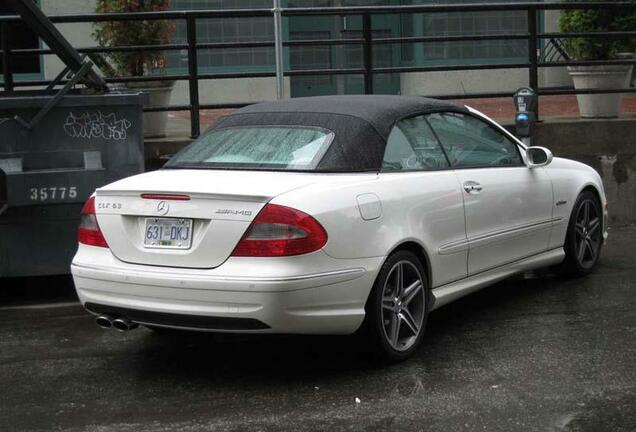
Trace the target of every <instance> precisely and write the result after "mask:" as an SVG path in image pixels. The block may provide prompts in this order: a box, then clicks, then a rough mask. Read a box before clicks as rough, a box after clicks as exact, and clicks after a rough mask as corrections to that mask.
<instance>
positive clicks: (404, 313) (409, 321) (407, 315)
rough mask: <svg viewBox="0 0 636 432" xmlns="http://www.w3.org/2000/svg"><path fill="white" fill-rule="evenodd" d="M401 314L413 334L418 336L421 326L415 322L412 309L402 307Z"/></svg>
mask: <svg viewBox="0 0 636 432" xmlns="http://www.w3.org/2000/svg"><path fill="white" fill-rule="evenodd" d="M401 315H402V320H403V321H404V324H406V325H407V327H408V328H409V329H410V330H411V332H412V333H413V335H415V336H417V334H418V332H419V326H418V325H417V323H416V322H415V319H414V318H413V315H411V311H409V310H408V309H402V314H401Z"/></svg>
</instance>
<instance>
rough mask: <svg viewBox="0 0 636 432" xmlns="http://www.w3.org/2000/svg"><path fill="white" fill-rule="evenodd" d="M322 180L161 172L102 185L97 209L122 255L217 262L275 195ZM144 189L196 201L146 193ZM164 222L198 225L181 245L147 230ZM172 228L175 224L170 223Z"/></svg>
mask: <svg viewBox="0 0 636 432" xmlns="http://www.w3.org/2000/svg"><path fill="white" fill-rule="evenodd" d="M315 178H316V177H315V175H314V174H309V173H284V172H258V171H221V170H181V169H178V170H160V171H155V172H150V173H145V174H141V175H137V176H134V177H129V178H126V179H123V180H120V181H118V182H115V183H112V184H110V185H108V186H105V187H103V188H100V189H98V190H97V191H96V193H95V211H96V214H97V221H98V223H99V226H100V228H101V230H102V232H103V234H104V237H105V238H106V241H107V243H108V246H109V247H110V249H111V251H112V253H113V254H114V255H115V256H116V257H117V258H118V259H120V260H122V261H125V262H130V263H136V264H148V265H157V266H170V267H189V268H213V267H217V266H219V265H221V264H223V262H225V260H226V259H227V258H228V257H229V256H230V254H231V253H232V251H233V250H234V248H235V246H236V245H237V243H238V242H239V240H240V239H241V237H242V236H243V234H244V233H245V231H246V230H247V228H248V227H249V225H250V223H251V222H252V220H254V218H255V217H256V215H257V214H258V212H259V211H260V210H261V209H262V208H263V206H265V204H266V203H267V202H268V201H270V200H271V199H272V198H274V197H275V196H277V195H280V194H282V193H285V192H289V191H291V190H294V189H297V188H300V187H303V186H306V185H309V184H311V183H313V182H314V181H315ZM142 194H144V195H146V194H153V195H182V196H187V197H188V198H189V199H187V200H173V199H166V198H165V197H159V198H143V197H142ZM190 221H191V224H190ZM163 223H165V224H169V225H175V224H177V225H181V226H185V227H189V228H186V231H184V232H188V231H187V230H188V229H191V231H189V237H188V238H189V240H190V242H191V243H190V244H189V245H188V244H187V243H188V242H185V241H184V243H183V244H178V245H175V246H174V247H172V246H171V247H166V246H165V245H164V246H161V245H159V246H157V245H152V244H148V243H149V242H150V241H151V240H146V236H147V235H149V233H148V231H147V228H148V227H149V226H151V225H152V226H153V227H154V225H156V224H163ZM148 224H150V225H148ZM166 229H167V230H169V229H170V227H169V226H168V225H166ZM173 229H174V228H173ZM150 236H152V233H150ZM177 238H178V237H177ZM186 246H187V247H186Z"/></svg>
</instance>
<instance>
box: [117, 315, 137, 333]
mask: <svg viewBox="0 0 636 432" xmlns="http://www.w3.org/2000/svg"><path fill="white" fill-rule="evenodd" d="M112 323H113V328H114V329H116V330H119V331H120V332H125V331H129V330H134V329H136V328H137V327H139V324H137V323H134V322H132V321H131V320H129V319H128V318H126V317H119V318H115V319H114V320H113V321H112Z"/></svg>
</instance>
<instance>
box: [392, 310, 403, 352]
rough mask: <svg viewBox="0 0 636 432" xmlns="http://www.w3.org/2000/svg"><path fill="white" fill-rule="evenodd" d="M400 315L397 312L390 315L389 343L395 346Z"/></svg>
mask: <svg viewBox="0 0 636 432" xmlns="http://www.w3.org/2000/svg"><path fill="white" fill-rule="evenodd" d="M400 321H401V320H400V316H399V315H398V314H393V315H391V334H390V336H389V337H390V339H391V345H393V346H394V347H397V344H398V338H399V337H400Z"/></svg>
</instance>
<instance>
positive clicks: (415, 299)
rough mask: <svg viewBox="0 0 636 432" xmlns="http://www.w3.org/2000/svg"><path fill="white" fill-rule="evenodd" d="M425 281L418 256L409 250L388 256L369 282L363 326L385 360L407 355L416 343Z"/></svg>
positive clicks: (424, 301)
mask: <svg viewBox="0 0 636 432" xmlns="http://www.w3.org/2000/svg"><path fill="white" fill-rule="evenodd" d="M428 300H429V298H428V281H427V278H426V274H425V272H424V268H423V266H422V263H421V262H420V260H419V259H418V258H417V256H415V254H413V253H412V252H409V251H398V252H396V253H394V254H392V255H390V256H389V258H388V259H387V260H386V262H385V263H384V265H383V266H382V268H381V269H380V273H379V274H378V277H377V279H376V281H375V284H374V285H373V289H372V291H371V295H370V296H369V300H368V301H367V305H366V318H365V322H364V324H363V330H364V332H365V333H366V338H367V340H368V342H370V343H371V344H372V346H373V348H374V350H375V351H376V353H377V354H379V356H380V358H381V359H382V360H385V361H389V362H397V361H401V360H404V359H406V358H407V357H409V356H410V355H411V354H412V353H413V352H414V351H415V350H416V349H417V347H418V346H419V344H420V342H421V340H422V336H423V334H424V329H425V327H426V319H427V317H428Z"/></svg>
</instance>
